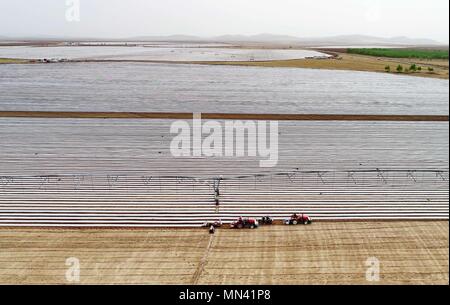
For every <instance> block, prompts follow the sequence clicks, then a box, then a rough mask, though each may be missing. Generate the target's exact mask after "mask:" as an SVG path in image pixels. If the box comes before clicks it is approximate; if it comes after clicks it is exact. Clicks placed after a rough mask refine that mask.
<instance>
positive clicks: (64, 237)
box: [0, 221, 449, 285]
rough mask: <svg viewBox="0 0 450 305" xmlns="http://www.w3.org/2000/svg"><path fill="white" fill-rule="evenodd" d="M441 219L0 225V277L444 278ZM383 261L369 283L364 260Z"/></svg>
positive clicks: (182, 280)
mask: <svg viewBox="0 0 450 305" xmlns="http://www.w3.org/2000/svg"><path fill="white" fill-rule="evenodd" d="M448 230H449V226H448V221H442V222H439V221H433V222H427V221H425V222H424V221H422V222H412V221H409V222H347V223H343V222H320V223H315V224H313V225H312V226H298V227H295V226H292V227H285V226H272V227H262V228H260V229H258V230H254V231H251V232H250V231H248V232H247V231H233V230H229V229H220V230H218V231H217V232H216V235H214V236H210V235H209V234H208V232H207V231H206V230H200V229H151V230H138V229H136V230H112V229H104V230H99V229H85V230H76V229H42V228H36V229H30V228H12V229H11V228H10V229H7V228H1V229H0V284H13V283H21V284H44V283H45V284H70V283H68V282H67V281H66V279H65V273H66V269H67V268H68V267H67V266H66V264H65V263H66V260H67V259H68V258H77V259H79V262H80V266H81V272H80V282H79V284H207V285H209V284H447V285H448V282H449V273H448V268H449V261H448V258H449V256H448V255H449V247H448V243H449V239H448V238H449V231H448ZM368 258H377V259H378V260H379V262H380V281H379V282H373V283H371V282H367V281H366V271H367V266H366V265H365V264H366V261H367V259H368Z"/></svg>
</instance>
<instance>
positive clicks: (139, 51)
mask: <svg viewBox="0 0 450 305" xmlns="http://www.w3.org/2000/svg"><path fill="white" fill-rule="evenodd" d="M314 56H326V55H325V54H323V53H319V52H316V51H312V50H262V49H233V48H218V47H214V48H213V47H199V46H192V45H191V46H175V47H173V46H168V45H165V46H164V45H158V46H153V45H147V46H146V45H138V46H110V45H107V46H96V45H91V46H70V47H68V46H56V47H29V46H25V47H0V58H23V59H43V58H65V59H70V60H85V59H90V60H148V61H252V60H254V61H267V60H286V59H302V58H306V57H314Z"/></svg>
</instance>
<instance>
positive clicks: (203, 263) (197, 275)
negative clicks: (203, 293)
mask: <svg viewBox="0 0 450 305" xmlns="http://www.w3.org/2000/svg"><path fill="white" fill-rule="evenodd" d="M214 235H215V234H210V236H209V242H208V245H207V246H206V250H205V254H204V255H203V257H202V259H201V260H200V263H199V264H198V267H197V270H196V271H195V273H194V276H193V277H192V284H193V285H198V281H199V279H200V277H201V275H202V273H203V271H204V270H205V266H206V263H207V262H208V257H209V253H210V250H211V247H212V243H213V241H214Z"/></svg>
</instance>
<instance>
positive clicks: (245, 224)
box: [230, 217, 259, 229]
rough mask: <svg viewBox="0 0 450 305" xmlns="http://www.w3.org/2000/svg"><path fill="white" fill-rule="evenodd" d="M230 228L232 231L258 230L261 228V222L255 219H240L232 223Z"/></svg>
mask: <svg viewBox="0 0 450 305" xmlns="http://www.w3.org/2000/svg"><path fill="white" fill-rule="evenodd" d="M230 227H231V228H232V229H256V228H258V227H259V222H258V220H256V219H255V218H242V217H239V219H238V220H236V221H235V222H233V223H231V225H230Z"/></svg>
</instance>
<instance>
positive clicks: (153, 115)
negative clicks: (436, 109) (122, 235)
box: [0, 111, 449, 122]
mask: <svg viewBox="0 0 450 305" xmlns="http://www.w3.org/2000/svg"><path fill="white" fill-rule="evenodd" d="M0 117H2V118H49V119H57V118H76V119H174V120H190V119H192V118H193V113H182V112H178V113H177V112H76V111H70V112H64V111H0ZM202 118H203V119H205V120H266V121H268V120H276V121H391V122H392V121H399V122H419V121H423V122H448V120H449V117H448V115H376V114H374V115H364V114H361V115H359V114H269V113H266V114H263V113H260V114H251V113H202Z"/></svg>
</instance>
